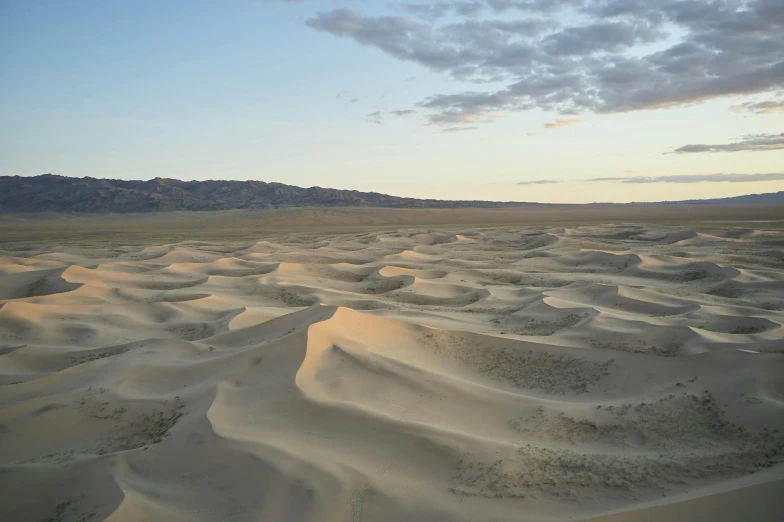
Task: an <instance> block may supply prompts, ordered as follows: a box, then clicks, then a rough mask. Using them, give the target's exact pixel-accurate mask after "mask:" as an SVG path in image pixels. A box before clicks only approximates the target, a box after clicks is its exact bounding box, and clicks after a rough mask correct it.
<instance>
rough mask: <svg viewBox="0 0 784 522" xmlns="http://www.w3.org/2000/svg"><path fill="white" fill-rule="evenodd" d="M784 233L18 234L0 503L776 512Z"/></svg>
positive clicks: (749, 515) (307, 511) (18, 515)
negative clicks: (43, 237)
mask: <svg viewBox="0 0 784 522" xmlns="http://www.w3.org/2000/svg"><path fill="white" fill-rule="evenodd" d="M780 244H784V231H782V230H781V229H779V228H777V227H776V226H774V224H773V223H748V224H745V225H744V226H742V227H730V226H725V227H721V226H717V227H714V228H713V229H711V230H710V231H706V230H702V229H700V230H697V229H692V228H688V227H669V226H660V225H648V224H632V225H590V226H589V225H585V226H572V227H568V228H564V227H549V226H526V227H488V228H480V229H454V230H428V229H401V230H396V231H394V230H384V231H380V232H367V231H366V232H360V233H352V234H340V235H328V234H322V235H318V236H317V237H312V236H309V237H300V236H297V235H289V236H285V235H280V236H274V237H266V238H264V239H261V240H257V241H236V242H220V241H182V242H179V243H173V244H166V245H147V246H127V245H122V244H117V245H107V244H106V243H105V242H104V243H102V244H101V246H100V247H94V248H93V247H90V245H89V244H88V242H85V243H84V244H79V245H76V246H74V245H70V246H63V245H58V244H56V243H25V244H21V243H7V244H5V245H4V247H3V251H2V252H0V255H2V257H1V258H0V498H1V499H2V501H1V502H0V519H2V520H33V521H36V520H46V521H59V522H77V521H78V522H86V521H88V520H109V521H112V522H130V521H136V520H150V521H158V520H160V521H170V520H174V521H178V520H182V521H186V520H187V521H190V520H202V521H214V520H237V521H244V520H248V521H250V520H253V521H259V520H264V521H314V522H315V521H319V522H322V521H326V522H343V521H351V522H359V521H380V522H385V521H390V522H391V521H399V520H409V521H422V522H424V521H428V522H430V521H466V522H474V521H487V522H491V521H495V522H502V521H503V522H512V521H561V520H563V521H566V520H589V519H592V520H593V519H595V520H597V521H599V520H607V521H610V520H613V521H614V520H629V521H633V522H635V521H636V522H642V521H647V520H661V519H664V518H667V519H673V520H676V519H680V520H705V521H707V520H712V521H722V520H726V521H729V520H737V516H738V513H743V515H744V520H749V521H767V520H775V516H776V514H777V513H778V514H780V513H781V512H784V498H782V495H780V494H778V495H777V494H776V491H778V490H780V484H781V483H782V482H781V481H782V480H784V328H783V326H784V257H782V256H781V252H780V250H779V249H778V248H777V246H778V245H780ZM716 506H725V507H724V508H722V509H717V508H716ZM677 517H680V518H677Z"/></svg>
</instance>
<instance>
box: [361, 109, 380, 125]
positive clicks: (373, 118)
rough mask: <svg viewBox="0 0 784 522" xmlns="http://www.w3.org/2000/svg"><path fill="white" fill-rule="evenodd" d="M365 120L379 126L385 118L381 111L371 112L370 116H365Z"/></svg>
mask: <svg viewBox="0 0 784 522" xmlns="http://www.w3.org/2000/svg"><path fill="white" fill-rule="evenodd" d="M365 120H367V121H369V122H371V123H378V124H380V123H382V122H383V118H382V117H381V111H375V112H371V113H370V114H368V115H367V116H365Z"/></svg>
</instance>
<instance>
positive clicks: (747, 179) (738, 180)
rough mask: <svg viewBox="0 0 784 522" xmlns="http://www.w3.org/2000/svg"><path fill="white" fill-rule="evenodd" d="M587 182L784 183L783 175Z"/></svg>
mask: <svg viewBox="0 0 784 522" xmlns="http://www.w3.org/2000/svg"><path fill="white" fill-rule="evenodd" d="M588 181H615V182H619V183H754V182H760V181H784V174H685V175H680V176H636V177H628V178H594V179H589V180H588Z"/></svg>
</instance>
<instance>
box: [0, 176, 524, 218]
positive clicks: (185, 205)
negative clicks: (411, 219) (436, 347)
mask: <svg viewBox="0 0 784 522" xmlns="http://www.w3.org/2000/svg"><path fill="white" fill-rule="evenodd" d="M521 205H536V203H514V202H512V203H501V202H492V201H441V200H435V199H415V198H400V197H396V196H388V195H386V194H379V193H376V192H358V191H355V190H336V189H325V188H321V187H311V188H301V187H295V186H292V185H284V184H282V183H265V182H263V181H180V180H176V179H166V178H155V179H152V180H149V181H125V180H115V179H96V178H69V177H65V176H55V175H52V174H45V175H42V176H34V177H20V176H2V177H0V211H6V212H45V211H57V212H156V211H172V210H228V209H261V208H270V207H311V206H312V207H316V206H318V207H386V208H466V207H486V208H497V207H514V206H521Z"/></svg>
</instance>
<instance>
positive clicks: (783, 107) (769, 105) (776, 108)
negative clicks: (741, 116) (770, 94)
mask: <svg viewBox="0 0 784 522" xmlns="http://www.w3.org/2000/svg"><path fill="white" fill-rule="evenodd" d="M730 109H732V110H733V111H735V112H751V113H754V114H784V100H768V101H762V102H746V103H741V104H738V105H733V106H732V107H730Z"/></svg>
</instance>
